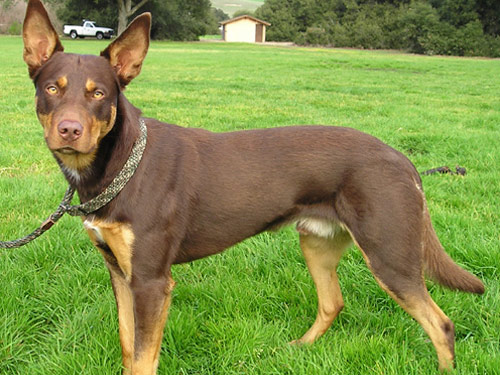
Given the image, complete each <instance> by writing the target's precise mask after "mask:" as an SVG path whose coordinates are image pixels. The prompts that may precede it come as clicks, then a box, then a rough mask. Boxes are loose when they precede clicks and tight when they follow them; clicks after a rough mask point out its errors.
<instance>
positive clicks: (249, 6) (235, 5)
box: [212, 0, 264, 16]
mask: <svg viewBox="0 0 500 375" xmlns="http://www.w3.org/2000/svg"><path fill="white" fill-rule="evenodd" d="M263 3H264V0H212V5H213V6H214V7H215V8H219V9H222V10H223V11H224V12H226V13H227V14H229V16H232V15H233V14H234V12H236V11H238V10H242V9H245V10H251V11H254V10H255V9H257V8H258V7H260V6H261V5H262V4H263Z"/></svg>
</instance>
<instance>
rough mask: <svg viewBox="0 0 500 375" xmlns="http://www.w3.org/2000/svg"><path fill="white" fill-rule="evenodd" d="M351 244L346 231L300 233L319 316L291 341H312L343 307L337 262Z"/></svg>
mask: <svg viewBox="0 0 500 375" xmlns="http://www.w3.org/2000/svg"><path fill="white" fill-rule="evenodd" d="M350 243H351V238H350V236H349V234H347V233H339V234H338V235H337V236H336V237H335V238H323V237H317V236H315V235H304V234H301V235H300V246H301V248H302V252H303V254H304V257H305V259H306V263H307V267H308V268H309V272H310V273H311V276H312V278H313V280H314V283H315V285H316V292H317V294H318V315H317V316H316V320H315V322H314V324H313V325H312V326H311V328H309V330H308V331H307V332H306V333H305V334H304V336H302V337H301V338H300V339H298V340H295V341H292V343H294V344H295V343H298V344H302V343H304V344H305V343H312V342H313V341H314V340H316V339H317V338H318V337H320V336H321V335H322V334H323V333H325V331H326V330H327V329H328V328H329V327H330V326H331V324H332V322H333V320H334V319H335V318H336V317H337V315H338V314H339V313H340V311H341V310H342V308H343V307H344V300H343V299H342V292H341V290H340V285H339V281H338V278H337V265H338V263H339V260H340V258H341V256H342V254H343V252H344V250H345V248H346V247H347V246H348V245H349V244H350Z"/></svg>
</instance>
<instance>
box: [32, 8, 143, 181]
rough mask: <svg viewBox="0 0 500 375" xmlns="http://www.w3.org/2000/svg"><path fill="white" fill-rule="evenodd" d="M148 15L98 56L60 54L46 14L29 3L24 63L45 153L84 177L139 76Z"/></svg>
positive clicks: (56, 39)
mask: <svg viewBox="0 0 500 375" xmlns="http://www.w3.org/2000/svg"><path fill="white" fill-rule="evenodd" d="M150 27H151V15H150V14H149V13H145V14H142V15H140V16H139V17H137V18H136V19H135V20H134V21H132V23H131V24H130V25H129V27H128V28H127V29H126V30H125V31H124V32H123V33H122V34H121V35H120V36H119V37H118V38H117V39H116V40H115V41H114V42H112V43H111V44H110V45H109V46H108V47H107V48H106V49H105V50H104V51H102V52H101V56H91V55H76V54H67V53H64V52H63V47H62V45H61V42H60V40H59V37H58V36H57V33H56V31H55V30H54V27H53V26H52V24H51V22H50V20H49V17H48V15H47V12H46V11H45V8H44V7H43V5H42V3H41V2H40V1H39V0H30V1H29V3H28V8H27V10H26V17H25V19H24V25H23V40H24V52H23V57H24V61H25V62H26V64H27V65H28V70H29V74H30V77H31V78H32V79H33V82H34V83H35V87H36V107H37V108H36V110H37V115H38V118H39V120H40V123H41V124H42V126H43V129H44V136H45V140H46V142H47V145H48V147H49V149H50V150H51V151H52V152H53V153H54V155H55V156H56V157H57V158H58V159H59V160H60V161H61V162H62V163H63V164H64V165H65V166H66V167H67V168H70V169H72V170H75V171H82V170H83V169H85V168H86V167H88V166H89V165H90V164H91V163H92V161H93V160H94V157H95V155H96V152H97V149H98V147H99V142H100V141H101V139H103V138H104V137H105V136H106V134H108V133H109V131H110V130H111V129H112V128H113V126H114V124H115V121H116V115H117V113H116V112H117V101H118V96H119V93H120V91H121V90H123V89H124V88H125V86H126V85H127V84H128V83H129V82H130V81H131V80H132V79H134V78H135V77H136V76H137V75H138V74H139V72H140V70H141V66H142V62H143V60H144V58H145V57H146V53H147V50H148V47H149V31H150Z"/></svg>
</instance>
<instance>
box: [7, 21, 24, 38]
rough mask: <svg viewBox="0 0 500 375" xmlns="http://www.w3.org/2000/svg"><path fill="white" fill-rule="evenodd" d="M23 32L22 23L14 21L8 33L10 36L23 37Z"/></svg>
mask: <svg viewBox="0 0 500 375" xmlns="http://www.w3.org/2000/svg"><path fill="white" fill-rule="evenodd" d="M22 30H23V25H21V23H20V22H17V21H14V22H12V23H11V24H10V26H9V28H8V29H7V33H8V34H9V35H21V32H22Z"/></svg>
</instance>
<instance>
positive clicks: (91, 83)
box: [85, 78, 97, 92]
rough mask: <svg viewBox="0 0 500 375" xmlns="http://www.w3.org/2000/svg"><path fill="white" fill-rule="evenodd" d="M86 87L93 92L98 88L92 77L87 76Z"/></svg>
mask: <svg viewBox="0 0 500 375" xmlns="http://www.w3.org/2000/svg"><path fill="white" fill-rule="evenodd" d="M85 88H86V89H87V92H92V91H94V90H95V89H96V88H97V84H96V83H95V82H94V81H93V80H91V79H90V78H87V82H85Z"/></svg>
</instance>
